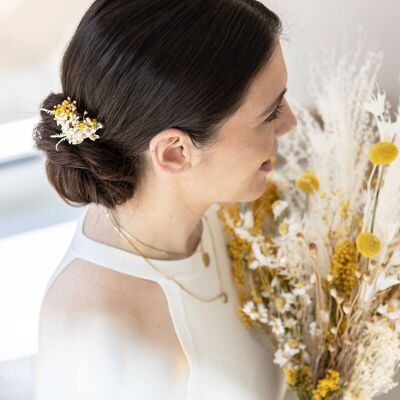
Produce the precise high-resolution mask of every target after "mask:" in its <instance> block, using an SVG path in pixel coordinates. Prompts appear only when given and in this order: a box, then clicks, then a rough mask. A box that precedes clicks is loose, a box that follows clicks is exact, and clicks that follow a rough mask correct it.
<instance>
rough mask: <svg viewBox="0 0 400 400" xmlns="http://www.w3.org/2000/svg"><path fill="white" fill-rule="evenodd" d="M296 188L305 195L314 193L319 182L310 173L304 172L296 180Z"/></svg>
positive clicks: (317, 188) (312, 173)
mask: <svg viewBox="0 0 400 400" xmlns="http://www.w3.org/2000/svg"><path fill="white" fill-rule="evenodd" d="M296 187H297V188H298V189H300V190H304V191H305V192H307V193H314V192H317V191H318V190H319V180H318V178H317V176H316V175H315V174H314V172H312V171H306V172H304V174H303V175H302V176H301V177H300V178H298V179H297V181H296Z"/></svg>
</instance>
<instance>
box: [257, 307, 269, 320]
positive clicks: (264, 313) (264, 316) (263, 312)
mask: <svg viewBox="0 0 400 400" xmlns="http://www.w3.org/2000/svg"><path fill="white" fill-rule="evenodd" d="M257 309H258V315H259V321H260V322H262V323H263V324H266V323H268V310H267V309H266V308H265V306H264V304H263V303H258V304H257Z"/></svg>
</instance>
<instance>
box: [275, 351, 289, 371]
mask: <svg viewBox="0 0 400 400" xmlns="http://www.w3.org/2000/svg"><path fill="white" fill-rule="evenodd" d="M288 361H289V358H288V357H286V356H285V354H284V352H283V350H282V349H278V350H276V351H275V353H274V360H273V363H274V364H278V365H279V366H280V367H283V366H284V365H285V364H287V362H288Z"/></svg>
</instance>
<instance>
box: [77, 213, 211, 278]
mask: <svg viewBox="0 0 400 400" xmlns="http://www.w3.org/2000/svg"><path fill="white" fill-rule="evenodd" d="M88 211H89V206H86V209H85V210H84V211H83V212H82V214H81V216H80V218H79V221H78V226H77V235H78V236H79V237H78V238H77V240H76V242H75V243H76V244H75V246H80V245H81V244H80V242H82V241H83V242H85V243H86V244H87V245H88V247H89V248H90V249H89V250H92V251H96V248H97V250H98V251H100V252H101V250H106V251H107V252H109V253H114V254H116V255H117V256H118V257H121V258H122V259H123V260H126V262H127V263H130V262H132V260H134V263H135V264H138V265H144V266H145V267H146V268H151V266H150V265H149V264H148V263H147V261H146V260H145V259H144V258H143V257H142V256H141V255H139V254H135V253H132V252H130V251H127V250H125V249H122V248H120V247H115V246H112V245H110V244H107V243H103V242H99V241H97V240H95V239H92V238H90V237H89V236H87V235H86V234H85V232H84V229H83V228H84V226H85V221H86V217H87V214H88ZM206 211H207V210H206ZM206 218H207V216H206V215H203V217H202V228H203V229H202V233H201V240H200V241H199V243H198V245H197V248H196V250H195V251H194V253H193V254H192V255H190V256H189V257H185V258H180V259H177V260H163V259H158V258H150V257H146V258H147V259H148V260H149V261H150V262H151V263H152V264H154V265H155V266H156V267H157V268H158V269H159V270H160V271H162V272H164V273H167V274H169V275H170V276H171V275H173V276H186V275H192V274H193V273H195V272H197V271H199V270H206V269H209V268H210V266H211V264H212V263H213V258H214V257H213V256H212V257H210V258H211V260H210V265H209V266H208V267H207V268H205V266H204V264H203V257H202V253H203V252H202V251H199V250H200V248H201V244H202V243H203V250H204V251H207V252H208V253H209V254H210V251H209V250H208V249H209V248H210V237H209V232H208V229H209V225H208V224H207V223H206V224H205V223H204V220H205V219H206ZM205 225H207V226H205ZM83 245H84V244H83ZM210 255H211V254H210ZM153 271H154V270H153ZM132 272H133V273H134V268H132ZM154 272H156V271H154Z"/></svg>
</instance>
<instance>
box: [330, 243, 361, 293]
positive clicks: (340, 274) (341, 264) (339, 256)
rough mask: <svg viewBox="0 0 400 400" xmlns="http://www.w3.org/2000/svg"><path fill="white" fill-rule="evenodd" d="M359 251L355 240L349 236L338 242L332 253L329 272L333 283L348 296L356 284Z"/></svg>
mask: <svg viewBox="0 0 400 400" xmlns="http://www.w3.org/2000/svg"><path fill="white" fill-rule="evenodd" d="M356 267H357V251H356V246H355V245H354V242H353V241H352V240H351V239H349V238H347V239H345V240H344V241H342V242H340V243H337V244H336V246H335V250H334V252H333V255H332V260H331V264H330V267H329V272H330V273H331V274H332V276H333V280H332V285H333V286H334V287H335V288H336V289H337V290H338V291H339V292H340V293H342V294H343V295H345V296H346V297H347V298H348V297H349V296H350V294H351V292H352V290H353V287H354V286H355V284H356V282H357V279H356Z"/></svg>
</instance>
